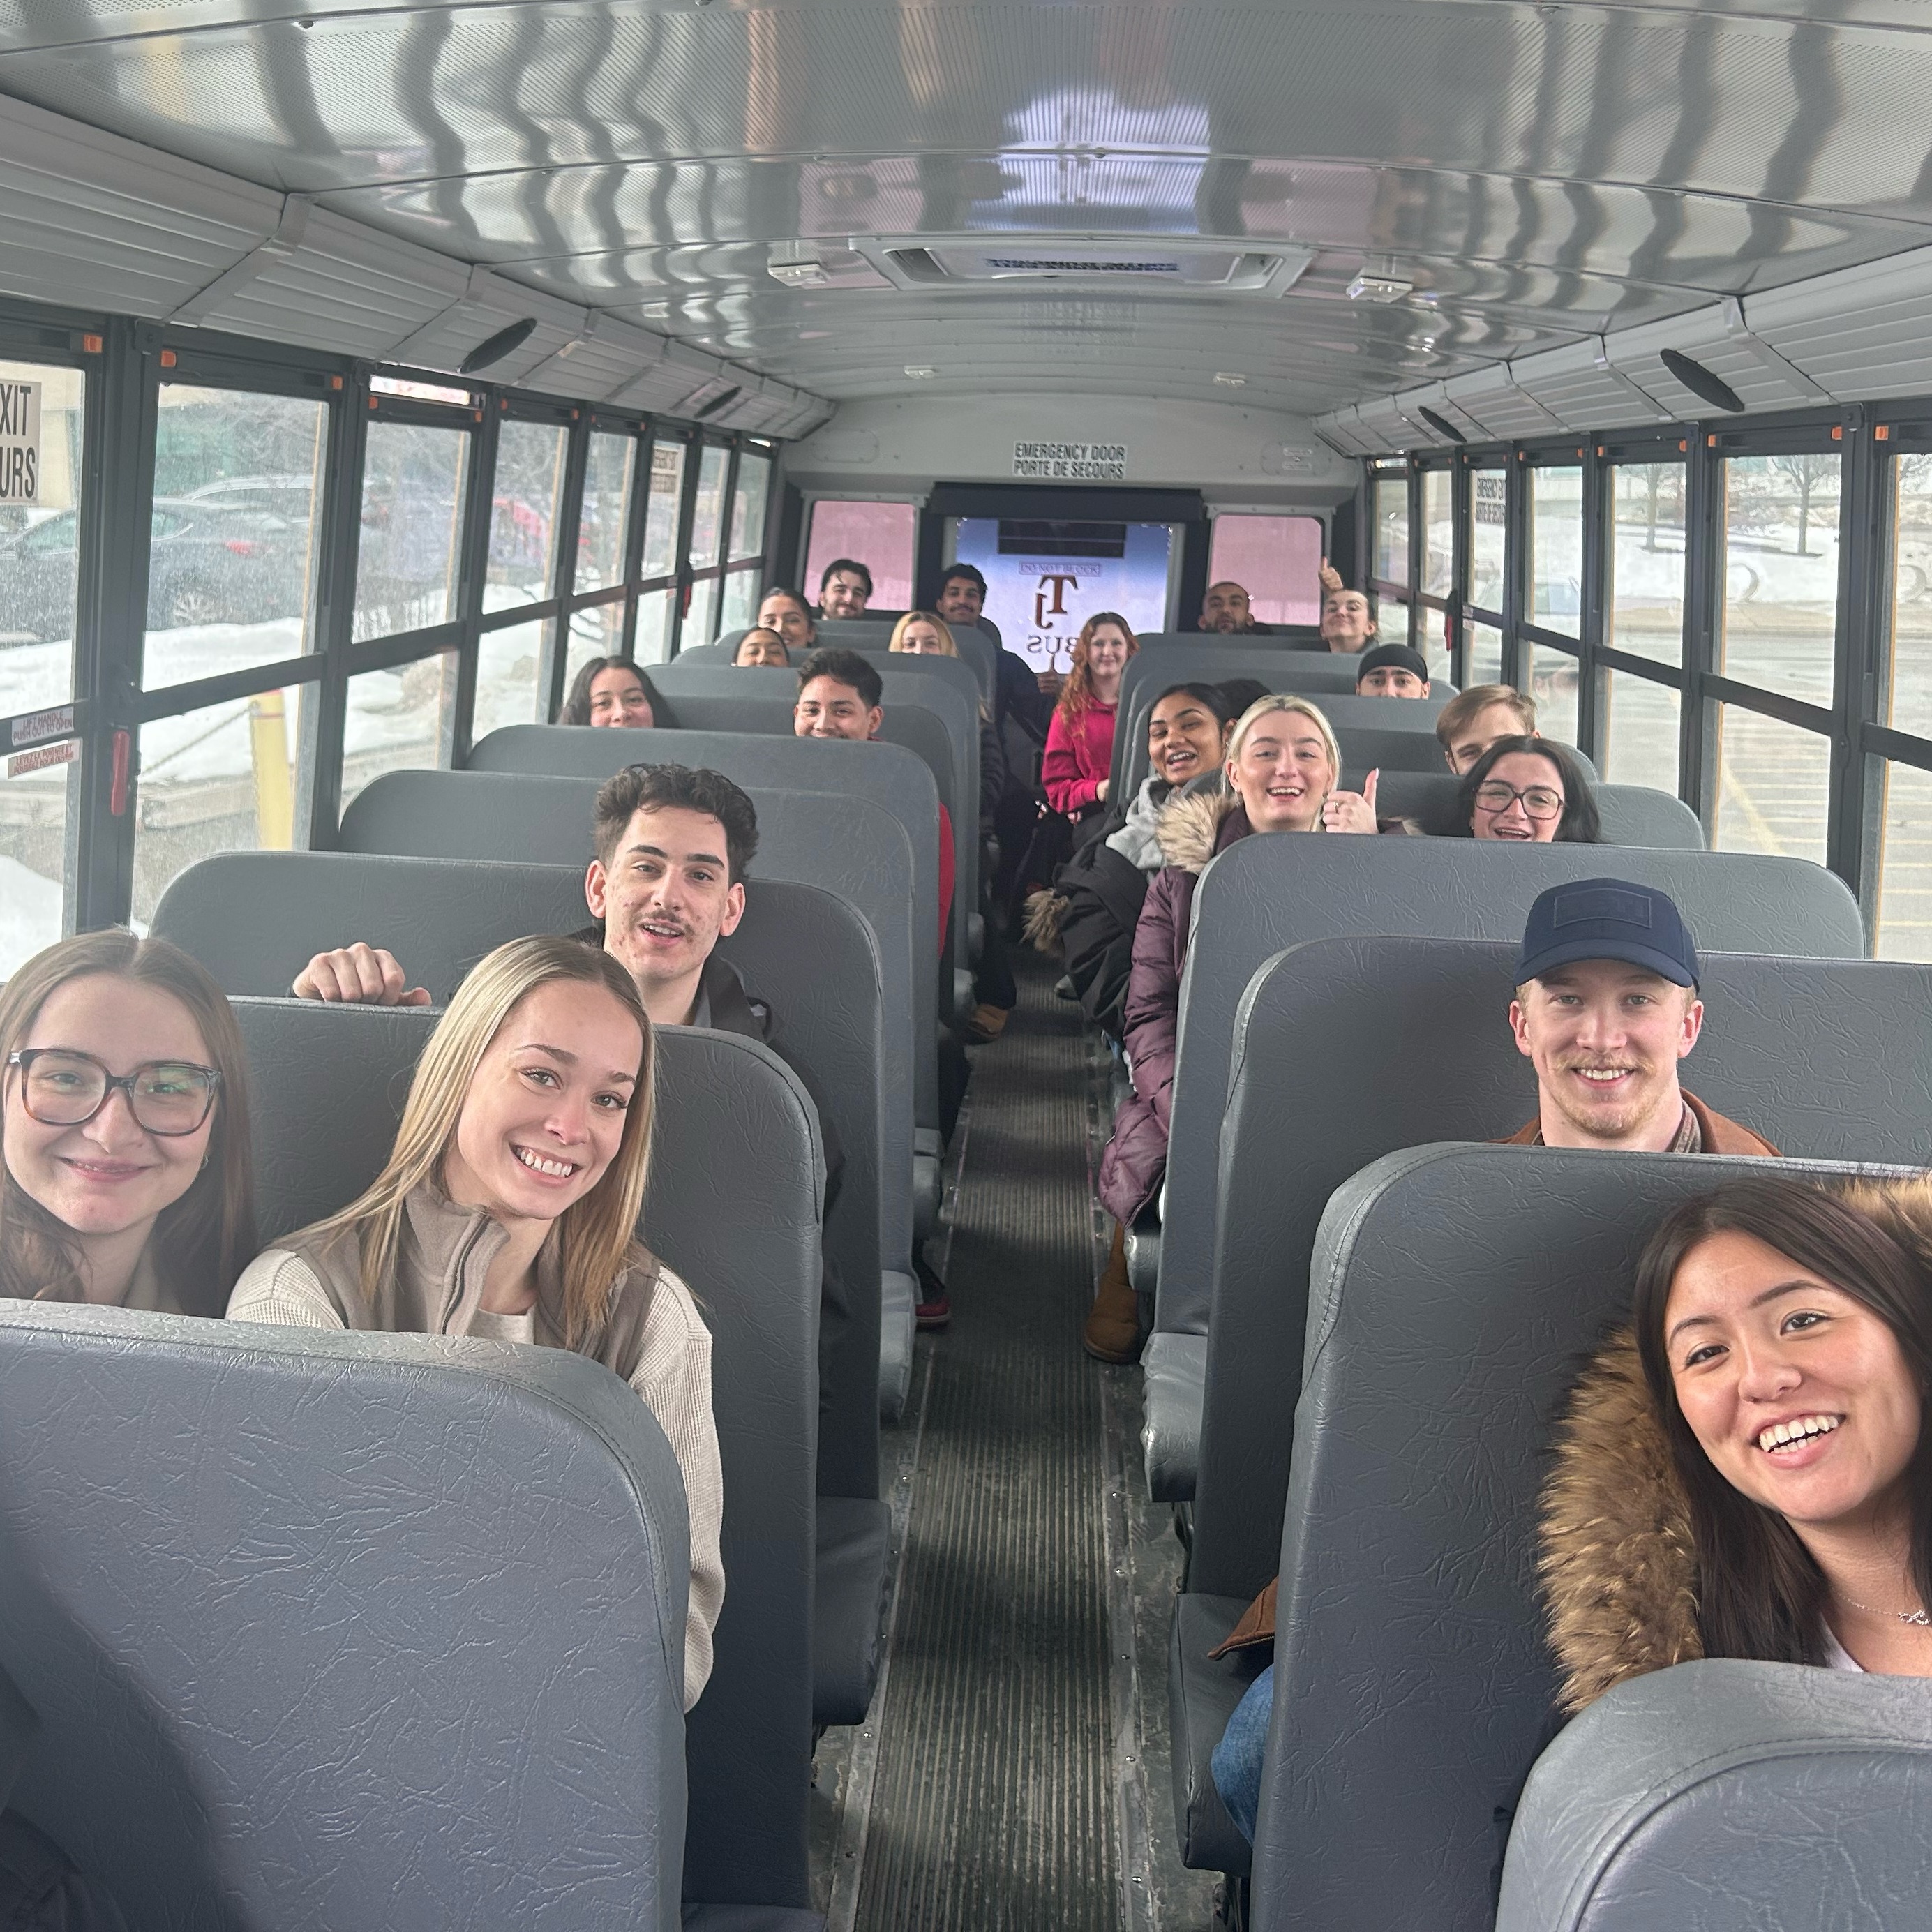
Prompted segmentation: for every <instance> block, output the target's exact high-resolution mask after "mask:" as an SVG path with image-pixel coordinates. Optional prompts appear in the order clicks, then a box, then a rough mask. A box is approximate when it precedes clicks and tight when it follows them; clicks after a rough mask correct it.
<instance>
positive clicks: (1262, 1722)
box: [1211, 1664, 1274, 1845]
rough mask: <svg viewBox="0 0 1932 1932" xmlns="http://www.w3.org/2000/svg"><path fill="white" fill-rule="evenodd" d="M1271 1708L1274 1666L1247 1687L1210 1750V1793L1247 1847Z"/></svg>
mask: <svg viewBox="0 0 1932 1932" xmlns="http://www.w3.org/2000/svg"><path fill="white" fill-rule="evenodd" d="M1272 1709H1274V1665H1273V1664H1270V1665H1269V1666H1268V1668H1267V1669H1266V1670H1264V1671H1263V1672H1262V1674H1261V1675H1260V1676H1259V1677H1257V1678H1256V1679H1255V1681H1254V1682H1253V1683H1252V1684H1250V1685H1249V1686H1248V1690H1247V1696H1246V1697H1244V1698H1243V1699H1242V1700H1241V1702H1240V1703H1238V1705H1236V1706H1235V1715H1233V1716H1232V1718H1229V1720H1228V1728H1227V1729H1226V1730H1225V1731H1223V1733H1221V1742H1220V1743H1219V1744H1218V1745H1216V1746H1215V1747H1214V1760H1213V1763H1212V1765H1211V1769H1212V1770H1213V1772H1214V1789H1215V1790H1217V1791H1218V1792H1219V1793H1220V1794H1221V1802H1222V1803H1223V1805H1226V1807H1227V1808H1228V1816H1229V1817H1231V1818H1232V1819H1233V1820H1234V1821H1235V1824H1236V1825H1237V1826H1238V1827H1239V1828H1240V1830H1241V1836H1242V1837H1243V1838H1245V1839H1247V1841H1248V1843H1250V1844H1251V1845H1252V1844H1253V1843H1254V1841H1255V1814H1256V1811H1259V1809H1260V1808H1261V1802H1262V1759H1263V1757H1264V1756H1265V1753H1266V1751H1267V1749H1268V1714H1269V1712H1271V1710H1272Z"/></svg>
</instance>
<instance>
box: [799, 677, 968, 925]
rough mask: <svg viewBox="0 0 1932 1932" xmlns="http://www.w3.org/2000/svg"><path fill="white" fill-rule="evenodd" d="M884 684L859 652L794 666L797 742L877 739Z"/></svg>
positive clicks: (947, 910) (944, 917)
mask: <svg viewBox="0 0 1932 1932" xmlns="http://www.w3.org/2000/svg"><path fill="white" fill-rule="evenodd" d="M885 691H886V687H885V684H884V681H883V679H881V678H880V676H879V673H877V671H876V670H874V669H873V668H872V666H871V663H870V662H869V661H868V659H867V658H865V656H864V655H862V653H861V652H857V651H847V650H838V649H827V650H821V651H814V652H812V654H811V656H809V657H808V658H806V659H805V661H804V663H803V664H800V665H799V667H798V702H797V703H796V704H795V705H794V706H793V707H792V726H791V728H792V735H793V736H794V737H796V738H848V739H856V740H857V741H858V742H860V743H864V742H866V741H868V740H869V739H874V738H876V737H877V736H878V735H879V727H880V725H881V724H883V723H884V722H885V721H886V713H885V707H884V706H883V703H882V702H881V701H880V700H882V699H883V697H884V696H885ZM953 869H954V868H953V814H951V813H950V811H947V808H946V804H945V801H944V799H942V800H941V802H940V807H939V946H940V950H941V953H944V951H945V950H946V929H947V922H948V921H949V920H950V918H951V916H952V913H953Z"/></svg>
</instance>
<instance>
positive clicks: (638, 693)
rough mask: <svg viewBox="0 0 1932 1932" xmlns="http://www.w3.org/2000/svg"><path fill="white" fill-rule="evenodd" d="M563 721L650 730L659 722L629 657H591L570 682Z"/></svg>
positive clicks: (648, 693) (643, 684)
mask: <svg viewBox="0 0 1932 1932" xmlns="http://www.w3.org/2000/svg"><path fill="white" fill-rule="evenodd" d="M655 722H656V719H655V718H654V717H653V716H652V712H651V694H650V692H649V690H648V689H647V688H646V685H645V683H644V680H643V675H642V673H640V671H639V670H638V669H637V666H636V665H635V664H632V663H631V661H630V660H629V659H628V658H592V659H591V660H590V661H589V663H588V664H586V665H585V666H584V667H583V669H582V670H580V671H579V672H578V673H577V675H576V676H574V678H572V679H571V681H570V695H569V696H568V697H566V698H565V700H563V715H562V717H561V718H559V719H558V723H559V724H615V725H622V726H628V727H629V728H631V730H639V731H646V730H649V729H650V727H651V726H652V724H655Z"/></svg>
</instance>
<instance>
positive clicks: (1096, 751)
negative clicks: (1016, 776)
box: [1040, 704, 1115, 817]
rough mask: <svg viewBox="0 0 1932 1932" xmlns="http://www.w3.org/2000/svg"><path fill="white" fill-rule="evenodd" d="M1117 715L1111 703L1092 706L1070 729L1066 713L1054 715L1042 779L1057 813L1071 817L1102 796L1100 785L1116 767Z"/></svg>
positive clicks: (1061, 712) (1047, 738)
mask: <svg viewBox="0 0 1932 1932" xmlns="http://www.w3.org/2000/svg"><path fill="white" fill-rule="evenodd" d="M1114 712H1115V706H1112V705H1111V704H1090V705H1088V707H1087V709H1085V711H1083V712H1081V714H1080V715H1079V717H1078V718H1076V719H1075V720H1074V721H1073V724H1072V725H1071V727H1070V726H1069V725H1068V724H1067V714H1066V713H1065V712H1064V711H1058V710H1056V711H1055V712H1054V714H1053V722H1052V724H1049V726H1048V727H1046V758H1045V759H1044V760H1043V761H1042V763H1041V765H1040V777H1041V779H1042V780H1043V782H1044V783H1045V784H1046V801H1047V802H1048V804H1049V805H1052V807H1053V808H1054V810H1055V811H1061V812H1065V813H1066V814H1067V815H1068V816H1069V817H1071V816H1072V815H1073V814H1074V813H1075V812H1076V811H1085V809H1086V808H1087V807H1088V806H1089V805H1091V804H1093V802H1094V800H1095V799H1097V798H1098V797H1099V796H1100V784H1101V781H1103V779H1104V778H1106V776H1107V774H1108V773H1109V771H1110V770H1111V769H1112V767H1113V763H1114Z"/></svg>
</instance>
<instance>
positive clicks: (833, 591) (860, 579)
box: [818, 556, 872, 617]
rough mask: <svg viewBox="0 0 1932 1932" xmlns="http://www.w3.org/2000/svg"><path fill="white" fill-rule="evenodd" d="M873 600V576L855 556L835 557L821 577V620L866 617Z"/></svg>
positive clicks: (819, 591) (819, 576)
mask: <svg viewBox="0 0 1932 1932" xmlns="http://www.w3.org/2000/svg"><path fill="white" fill-rule="evenodd" d="M871 601H872V573H871V571H869V570H868V569H867V568H865V565H863V564H862V563H861V562H859V561H858V559H856V558H855V557H850V556H835V557H834V558H833V559H832V561H831V562H829V563H828V564H827V565H826V566H825V568H823V570H822V571H820V572H819V575H818V614H819V615H820V616H821V617H862V616H864V615H865V606H866V605H867V604H869V603H870V602H871Z"/></svg>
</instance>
